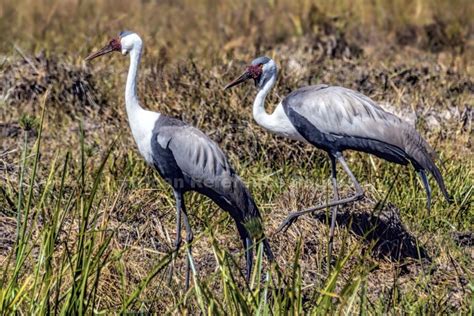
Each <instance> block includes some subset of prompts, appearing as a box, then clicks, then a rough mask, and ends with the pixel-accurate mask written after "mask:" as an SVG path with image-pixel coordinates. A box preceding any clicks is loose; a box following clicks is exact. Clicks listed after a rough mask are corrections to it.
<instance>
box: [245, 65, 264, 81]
mask: <svg viewBox="0 0 474 316" xmlns="http://www.w3.org/2000/svg"><path fill="white" fill-rule="evenodd" d="M262 69H263V65H262V64H258V65H250V66H248V67H247V72H248V73H249V75H250V77H251V78H252V79H258V78H260V76H261V75H262V71H263V70H262Z"/></svg>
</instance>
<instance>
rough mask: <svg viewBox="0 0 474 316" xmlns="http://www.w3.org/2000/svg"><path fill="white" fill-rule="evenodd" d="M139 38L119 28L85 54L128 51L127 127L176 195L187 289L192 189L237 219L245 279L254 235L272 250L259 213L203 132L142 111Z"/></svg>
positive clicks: (269, 255)
mask: <svg viewBox="0 0 474 316" xmlns="http://www.w3.org/2000/svg"><path fill="white" fill-rule="evenodd" d="M142 48H143V41H142V39H141V38H140V36H138V35H137V34H136V33H134V32H129V31H124V32H121V33H120V35H119V37H118V38H113V39H112V40H111V41H110V42H109V43H108V44H107V45H105V47H103V48H102V49H100V50H99V51H97V52H94V53H92V54H90V55H89V56H87V57H86V58H85V60H86V61H89V60H92V59H94V58H97V57H99V56H102V55H105V54H108V53H112V52H121V53H122V55H127V54H129V55H130V66H129V70H128V75H127V82H126V86H125V105H126V112H127V116H128V121H129V125H130V129H131V131H132V135H133V138H134V140H135V142H136V144H137V147H138V150H139V152H140V154H141V155H142V156H143V158H144V160H145V161H146V163H147V164H148V165H150V166H152V167H154V168H155V169H156V170H157V171H158V173H159V174H160V176H161V177H162V178H163V179H165V181H166V182H168V183H169V184H170V185H171V186H172V188H173V193H174V198H175V200H176V240H175V244H174V246H175V249H174V250H175V253H177V252H178V250H179V248H180V245H181V242H182V240H181V215H182V216H183V219H184V225H185V228H186V243H187V244H188V249H189V253H190V256H189V257H188V261H187V269H186V289H187V288H188V287H189V274H190V264H191V263H190V260H191V259H192V253H191V242H192V240H193V232H192V229H191V226H190V224H189V220H188V212H187V210H186V206H185V203H184V194H185V193H186V192H189V191H195V192H198V193H200V194H203V195H205V196H207V197H209V198H210V199H211V200H213V201H214V202H215V203H216V204H217V205H218V206H219V207H220V208H222V209H223V210H225V211H227V212H228V213H229V214H230V216H231V217H232V219H233V220H234V221H235V224H236V226H237V230H238V233H239V236H240V239H241V240H242V243H243V246H244V249H245V258H246V268H247V271H246V272H247V273H246V279H247V282H248V281H249V279H250V274H251V270H252V265H253V251H252V249H253V239H256V240H261V241H262V242H263V246H264V252H265V254H266V256H267V258H268V259H269V260H270V261H273V254H272V251H271V248H270V245H269V243H268V240H267V239H266V237H265V235H264V232H263V225H262V218H261V215H260V212H259V210H258V208H257V205H256V204H255V201H254V199H253V198H252V195H251V194H250V192H249V190H248V189H247V187H246V186H245V184H244V183H243V181H242V180H241V179H240V177H239V176H238V175H237V174H236V173H235V171H234V169H233V168H232V167H231V165H230V164H229V161H228V160H227V157H226V156H225V154H224V153H223V152H222V150H221V149H220V148H219V146H218V145H217V144H216V143H215V142H214V141H212V140H211V139H210V138H209V137H208V136H207V135H206V134H204V133H203V132H201V131H200V130H199V129H197V128H195V127H193V126H190V125H187V124H186V123H184V122H183V121H181V120H178V119H176V118H172V117H169V116H166V115H164V114H161V113H158V112H152V111H148V110H145V109H144V108H142V106H141V105H140V102H139V100H138V96H137V91H136V86H137V72H138V67H139V64H140V58H141V52H142Z"/></svg>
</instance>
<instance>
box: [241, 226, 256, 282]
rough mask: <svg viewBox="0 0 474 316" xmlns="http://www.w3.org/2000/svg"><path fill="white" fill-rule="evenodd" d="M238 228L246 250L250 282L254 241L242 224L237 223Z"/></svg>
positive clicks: (247, 274) (247, 276) (247, 275)
mask: <svg viewBox="0 0 474 316" xmlns="http://www.w3.org/2000/svg"><path fill="white" fill-rule="evenodd" d="M237 230H238V231H239V235H240V239H241V240H242V243H243V246H244V250H245V262H246V268H247V271H246V274H245V279H246V281H247V283H249V282H250V276H251V273H252V267H253V242H252V239H251V238H250V236H249V234H248V232H247V230H246V229H245V227H244V226H243V225H242V224H240V223H237Z"/></svg>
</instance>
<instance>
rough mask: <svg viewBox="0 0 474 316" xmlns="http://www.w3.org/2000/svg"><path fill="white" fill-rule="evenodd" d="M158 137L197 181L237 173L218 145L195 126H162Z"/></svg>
mask: <svg viewBox="0 0 474 316" xmlns="http://www.w3.org/2000/svg"><path fill="white" fill-rule="evenodd" d="M157 137H158V143H159V144H160V145H161V146H162V147H163V148H168V149H169V150H170V151H171V152H172V153H173V156H174V159H175V161H176V163H177V165H178V167H179V168H180V169H181V172H182V173H183V174H184V175H186V176H188V177H191V178H192V179H193V180H194V181H196V182H200V183H204V182H206V181H212V180H215V179H217V178H221V177H226V176H233V175H234V170H233V169H232V167H231V166H230V164H229V162H228V161H227V157H226V156H225V154H224V153H223V152H222V150H221V149H220V148H219V146H218V145H217V144H216V143H215V142H214V141H212V140H211V139H210V138H209V137H208V136H207V135H206V134H204V133H203V132H201V131H200V130H198V129H197V128H195V127H192V126H187V125H182V126H168V127H163V128H160V131H159V133H158V134H157Z"/></svg>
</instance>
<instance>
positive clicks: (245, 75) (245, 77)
mask: <svg viewBox="0 0 474 316" xmlns="http://www.w3.org/2000/svg"><path fill="white" fill-rule="evenodd" d="M250 78H252V76H251V75H250V73H249V72H248V71H245V72H244V73H243V74H241V75H240V77H238V78H237V79H235V80H234V81H231V82H229V83H228V84H227V85H226V86H225V87H224V90H227V89H230V88H232V87H233V86H236V85H238V84H241V83H242V82H244V81H247V80H249V79H250Z"/></svg>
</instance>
